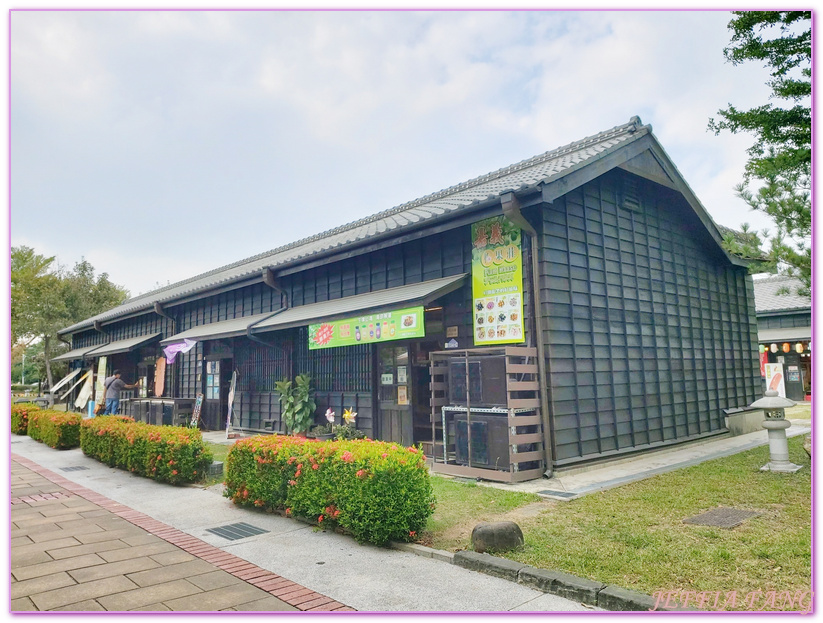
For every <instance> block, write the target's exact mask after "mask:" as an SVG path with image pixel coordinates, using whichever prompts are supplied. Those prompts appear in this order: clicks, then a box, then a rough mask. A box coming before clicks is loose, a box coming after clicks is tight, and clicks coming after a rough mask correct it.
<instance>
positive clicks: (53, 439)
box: [27, 409, 82, 450]
mask: <svg viewBox="0 0 823 623" xmlns="http://www.w3.org/2000/svg"><path fill="white" fill-rule="evenodd" d="M28 419H29V422H28V427H27V432H28V435H29V437H31V438H32V439H34V440H35V441H40V442H42V443H44V444H46V445H47V446H49V447H50V448H55V449H58V450H67V449H69V448H76V447H77V446H79V445H80V422H81V420H82V418H81V417H80V415H79V414H78V413H70V412H69V413H67V412H66V411H54V410H52V409H43V410H38V411H30V412H29V414H28Z"/></svg>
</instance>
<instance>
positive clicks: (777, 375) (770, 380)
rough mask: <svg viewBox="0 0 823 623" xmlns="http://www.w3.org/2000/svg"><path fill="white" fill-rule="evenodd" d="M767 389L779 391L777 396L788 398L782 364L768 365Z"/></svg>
mask: <svg viewBox="0 0 823 623" xmlns="http://www.w3.org/2000/svg"><path fill="white" fill-rule="evenodd" d="M766 389H773V390H775V391H777V395H778V396H781V397H782V398H785V397H786V379H785V378H784V377H783V364H782V363H767V364H766Z"/></svg>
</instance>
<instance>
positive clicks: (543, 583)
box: [517, 567, 557, 593]
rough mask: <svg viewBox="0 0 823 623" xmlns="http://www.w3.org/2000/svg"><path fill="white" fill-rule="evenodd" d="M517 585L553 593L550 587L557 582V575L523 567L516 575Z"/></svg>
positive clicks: (545, 570)
mask: <svg viewBox="0 0 823 623" xmlns="http://www.w3.org/2000/svg"><path fill="white" fill-rule="evenodd" d="M517 581H518V583H520V584H522V585H523V586H528V587H529V588H533V589H536V590H538V591H543V592H544V593H553V592H554V591H553V590H552V587H553V586H554V584H555V582H557V573H556V572H554V571H551V570H549V569H535V568H534V567H524V568H523V569H521V570H520V573H518V574H517Z"/></svg>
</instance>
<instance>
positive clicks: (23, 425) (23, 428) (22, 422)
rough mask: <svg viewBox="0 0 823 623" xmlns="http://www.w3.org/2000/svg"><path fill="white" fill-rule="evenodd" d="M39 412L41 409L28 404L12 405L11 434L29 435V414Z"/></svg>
mask: <svg viewBox="0 0 823 623" xmlns="http://www.w3.org/2000/svg"><path fill="white" fill-rule="evenodd" d="M39 410H40V407H38V406H37V405H35V404H33V403H28V402H25V403H18V404H13V405H11V432H12V433H14V434H15V435H27V434H28V431H29V414H30V413H33V412H34V411H39Z"/></svg>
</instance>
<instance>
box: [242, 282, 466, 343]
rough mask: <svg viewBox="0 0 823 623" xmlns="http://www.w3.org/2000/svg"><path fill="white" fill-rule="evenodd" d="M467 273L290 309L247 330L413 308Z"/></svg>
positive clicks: (453, 286)
mask: <svg viewBox="0 0 823 623" xmlns="http://www.w3.org/2000/svg"><path fill="white" fill-rule="evenodd" d="M466 277H468V275H467V274H465V273H464V274H462V275H455V276H453V277H443V278H441V279H432V280H430V281H423V282H421V283H414V284H411V285H407V286H399V287H396V288H387V289H385V290H378V291H377V292H366V293H363V294H357V295H355V296H347V297H345V298H341V299H334V300H331V301H323V302H321V303H310V304H308V305H301V306H299V307H291V308H289V309H287V310H285V311H283V312H281V313H279V314H277V315H275V316H272V317H271V318H267V319H266V320H263V321H262V322H260V323H258V324H257V325H255V326H254V327H252V328H251V332H252V333H255V334H256V333H264V332H266V331H277V330H279V329H288V328H291V327H300V326H303V325H307V324H309V323H311V322H314V321H318V320H335V319H337V318H345V317H346V316H351V315H352V314H356V313H358V312H364V311H373V312H381V311H391V310H393V309H400V308H402V307H411V306H413V305H427V304H428V303H431V302H432V301H434V300H435V299H438V298H440V297H441V296H443V295H445V294H448V293H449V292H453V291H454V290H456V289H457V288H459V287H460V286H461V285H462V284H463V281H464V280H465V279H466Z"/></svg>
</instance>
